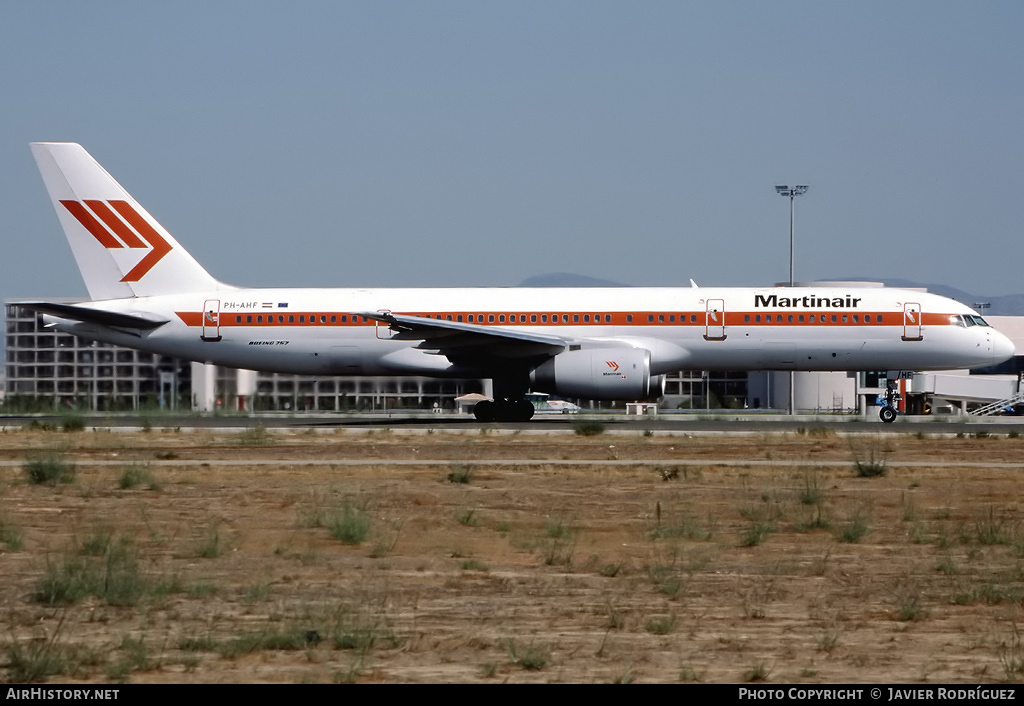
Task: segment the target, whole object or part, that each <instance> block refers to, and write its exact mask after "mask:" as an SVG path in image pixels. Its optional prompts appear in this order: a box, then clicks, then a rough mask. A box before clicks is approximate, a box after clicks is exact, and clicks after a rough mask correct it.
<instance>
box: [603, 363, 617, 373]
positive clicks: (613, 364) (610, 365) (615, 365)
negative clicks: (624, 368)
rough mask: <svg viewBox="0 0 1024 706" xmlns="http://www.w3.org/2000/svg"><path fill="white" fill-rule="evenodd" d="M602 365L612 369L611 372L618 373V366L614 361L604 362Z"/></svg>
mask: <svg viewBox="0 0 1024 706" xmlns="http://www.w3.org/2000/svg"><path fill="white" fill-rule="evenodd" d="M604 363H605V365H607V366H608V367H609V368H611V369H612V372H616V373H617V372H619V364H618V363H616V362H615V361H614V360H606V361H605V362H604Z"/></svg>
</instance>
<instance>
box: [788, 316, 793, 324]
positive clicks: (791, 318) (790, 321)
mask: <svg viewBox="0 0 1024 706" xmlns="http://www.w3.org/2000/svg"><path fill="white" fill-rule="evenodd" d="M788 320H789V323H793V315H792V314H790V315H789V317H788Z"/></svg>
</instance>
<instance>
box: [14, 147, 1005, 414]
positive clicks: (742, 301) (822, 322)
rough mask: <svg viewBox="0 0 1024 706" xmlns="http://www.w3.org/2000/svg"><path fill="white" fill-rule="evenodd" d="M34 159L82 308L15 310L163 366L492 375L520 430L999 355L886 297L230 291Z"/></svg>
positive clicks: (959, 324) (974, 328)
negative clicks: (598, 403)
mask: <svg viewBox="0 0 1024 706" xmlns="http://www.w3.org/2000/svg"><path fill="white" fill-rule="evenodd" d="M32 152H33V154H34V156H35V159H36V162H37V164H38V165H39V170H40V172H41V173H42V176H43V181H44V182H45V183H46V189H47V191H48V192H49V195H50V198H51V200H52V201H53V206H54V208H55V209H56V211H57V217H58V218H59V219H60V222H61V225H62V226H63V228H64V233H65V235H66V236H67V239H68V241H69V242H70V244H71V249H72V251H73V252H74V255H75V260H76V261H77V263H78V267H79V269H80V270H81V273H82V277H83V279H84V280H85V285H86V287H87V288H88V290H89V296H90V298H91V300H92V301H89V302H87V303H83V304H74V305H72V304H61V303H51V302H29V303H24V304H22V306H26V307H28V308H30V309H34V310H36V311H39V312H42V313H43V314H44V320H45V322H46V324H47V325H48V326H51V327H53V328H55V329H57V330H60V331H66V332H69V333H72V334H75V335H78V336H83V337H85V338H89V339H94V340H99V341H106V342H109V343H113V344H117V345H119V346H127V347H129V348H137V349H139V350H144V351H150V352H153V353H160V354H163V355H168V356H173V357H176V358H184V359H189V360H194V361H201V362H206V363H215V364H218V365H224V366H230V367H234V368H246V369H251V370H263V371H268V372H280V373H300V374H307V375H418V376H434V377H458V378H490V379H492V380H493V383H494V400H493V401H490V400H487V401H483V402H480V403H478V404H477V405H476V407H475V409H474V413H475V414H476V416H477V418H478V419H481V420H485V421H493V420H526V419H529V418H530V417H531V416H532V415H533V406H532V405H531V404H530V403H529V402H528V401H527V400H526V394H527V392H528V391H530V390H533V391H535V392H547V393H551V394H555V395H560V396H563V397H582V398H587V399H603V400H637V399H647V398H652V397H658V396H660V395H661V393H662V390H663V388H664V375H665V374H666V373H669V372H672V371H676V370H892V369H900V370H945V369H952V368H973V367H979V366H987V365H993V364H996V363H999V362H1001V361H1003V360H1005V359H1007V358H1009V357H1010V356H1012V355H1013V353H1014V347H1013V344H1012V343H1011V342H1010V340H1009V339H1008V338H1006V336H1004V335H1002V334H1001V333H999V332H998V331H996V330H995V329H993V328H991V327H990V326H989V325H988V324H986V323H985V320H984V319H982V318H981V317H980V316H978V315H976V314H975V313H974V312H973V311H972V310H971V309H969V308H968V307H966V306H964V305H962V304H959V303H957V302H955V301H952V300H950V299H946V298H943V297H939V296H936V295H933V294H927V293H923V292H917V291H908V290H900V289H886V288H882V289H858V288H849V289H841V288H834V287H800V288H754V289H746V288H715V287H709V288H698V287H696V286H692V287H689V288H667V287H635V288H633V287H628V288H605V289H590V288H588V289H533V288H521V289H516V288H493V289H492V288H464V289H449V288H437V289H309V288H307V289H248V288H243V287H236V286H233V285H229V284H224V283H222V282H218V281H217V280H216V279H214V278H213V277H211V276H210V275H209V274H208V273H207V272H206V270H205V269H203V267H202V266H201V265H199V263H198V262H196V261H195V260H194V259H193V258H192V256H191V255H189V254H188V252H186V251H185V249H184V248H183V247H182V246H181V245H179V244H178V241H177V240H175V239H174V238H173V237H171V235H170V234H169V233H168V232H167V231H166V230H165V229H164V228H163V227H162V226H161V225H160V224H159V223H157V221H156V220H155V219H154V218H153V217H152V216H151V215H149V213H148V212H147V211H146V210H145V209H144V208H142V206H140V205H139V203H138V202H137V201H135V199H133V198H132V197H131V196H130V195H129V194H128V192H127V191H125V190H124V189H123V188H122V187H121V186H120V184H118V183H117V182H116V181H115V180H114V179H113V178H112V177H111V176H110V175H109V174H108V173H107V172H106V171H105V170H104V169H103V168H102V167H101V166H100V165H99V164H98V163H97V162H96V161H95V160H94V159H93V158H92V157H91V156H89V154H88V153H87V152H86V151H85V150H84V149H83V148H82V147H81V146H80V145H77V144H73V143H52V142H39V143H33V144H32ZM881 416H882V418H883V420H885V421H892V419H894V418H895V416H896V413H895V411H894V410H893V409H892V408H891V407H883V409H882V412H881Z"/></svg>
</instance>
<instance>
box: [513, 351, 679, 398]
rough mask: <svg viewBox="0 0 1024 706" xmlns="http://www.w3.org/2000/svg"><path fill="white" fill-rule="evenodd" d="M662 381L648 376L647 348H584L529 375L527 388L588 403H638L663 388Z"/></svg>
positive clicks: (538, 368) (563, 354) (545, 363)
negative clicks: (580, 399)
mask: <svg viewBox="0 0 1024 706" xmlns="http://www.w3.org/2000/svg"><path fill="white" fill-rule="evenodd" d="M664 384H665V381H664V378H663V377H662V376H660V375H656V376H654V377H653V378H652V377H651V352H650V351H649V350H647V349H646V348H584V349H581V350H576V351H565V352H564V353H559V354H558V355H556V356H555V357H554V358H551V359H550V360H547V361H545V362H543V363H541V364H540V365H538V366H537V367H536V368H535V369H534V370H533V371H532V372H531V373H530V387H531V388H532V389H533V390H536V391H538V392H548V393H551V394H554V395H561V396H563V397H582V398H584V399H588V400H641V399H646V398H648V397H650V396H651V395H652V393H653V394H654V395H658V393H659V392H660V391H661V390H662V389H664Z"/></svg>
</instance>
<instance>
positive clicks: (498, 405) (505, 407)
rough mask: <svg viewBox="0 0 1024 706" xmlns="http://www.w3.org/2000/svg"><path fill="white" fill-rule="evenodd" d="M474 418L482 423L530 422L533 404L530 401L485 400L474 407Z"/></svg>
mask: <svg viewBox="0 0 1024 706" xmlns="http://www.w3.org/2000/svg"><path fill="white" fill-rule="evenodd" d="M473 416H475V417H476V418H477V419H478V420H479V421H481V422H528V421H530V419H531V418H532V417H533V404H532V403H531V402H530V401H529V400H509V399H500V398H499V399H496V400H494V401H493V402H492V401H491V400H483V401H482V402H477V403H476V406H474V407H473Z"/></svg>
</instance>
